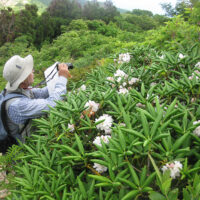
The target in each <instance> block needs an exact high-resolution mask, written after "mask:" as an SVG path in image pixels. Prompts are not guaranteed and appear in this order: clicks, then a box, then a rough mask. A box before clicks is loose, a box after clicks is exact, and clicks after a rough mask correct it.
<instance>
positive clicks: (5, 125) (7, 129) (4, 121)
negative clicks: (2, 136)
mask: <svg viewBox="0 0 200 200" xmlns="http://www.w3.org/2000/svg"><path fill="white" fill-rule="evenodd" d="M20 96H22V95H18V96H17V97H11V98H8V99H7V100H5V101H4V102H3V103H2V105H1V119H2V122H3V125H4V128H5V130H6V132H7V133H8V136H9V137H12V135H11V134H10V131H9V128H8V125H7V122H6V116H7V112H6V107H7V105H6V103H7V101H9V102H8V103H9V105H10V104H11V103H12V102H14V101H15V100H16V99H17V98H20ZM9 105H8V106H9ZM29 122H30V120H27V121H26V123H25V124H24V126H23V128H22V129H21V131H20V133H19V134H20V135H21V134H22V132H23V131H24V130H25V128H26V127H27V125H28V124H29Z"/></svg>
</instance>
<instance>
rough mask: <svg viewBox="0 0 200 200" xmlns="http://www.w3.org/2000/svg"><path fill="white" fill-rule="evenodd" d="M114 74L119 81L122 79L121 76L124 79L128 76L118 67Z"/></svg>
mask: <svg viewBox="0 0 200 200" xmlns="http://www.w3.org/2000/svg"><path fill="white" fill-rule="evenodd" d="M114 76H115V77H118V79H117V82H120V81H121V80H122V78H124V79H127V78H128V75H127V74H126V73H125V72H124V71H122V70H120V69H118V70H117V71H116V72H115V73H114Z"/></svg>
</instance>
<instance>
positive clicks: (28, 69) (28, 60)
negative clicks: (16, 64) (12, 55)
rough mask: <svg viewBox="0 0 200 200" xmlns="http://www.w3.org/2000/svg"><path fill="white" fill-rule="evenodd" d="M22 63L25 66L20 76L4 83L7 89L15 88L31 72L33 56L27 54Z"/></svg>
mask: <svg viewBox="0 0 200 200" xmlns="http://www.w3.org/2000/svg"><path fill="white" fill-rule="evenodd" d="M24 63H25V66H26V67H25V68H24V70H23V72H22V73H21V75H20V77H19V78H18V79H17V80H16V81H15V82H14V83H13V84H12V85H10V83H9V82H8V83H7V84H6V89H7V90H16V89H17V88H18V87H19V85H20V83H22V82H23V81H24V80H26V78H27V77H28V76H29V75H30V74H31V72H32V70H33V57H32V56H31V55H28V56H26V57H25V58H24Z"/></svg>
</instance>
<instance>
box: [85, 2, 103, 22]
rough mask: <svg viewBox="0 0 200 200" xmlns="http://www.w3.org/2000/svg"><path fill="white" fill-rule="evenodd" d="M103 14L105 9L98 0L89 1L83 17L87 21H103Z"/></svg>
mask: <svg viewBox="0 0 200 200" xmlns="http://www.w3.org/2000/svg"><path fill="white" fill-rule="evenodd" d="M102 13H103V8H101V7H100V6H99V3H98V2H97V0H92V1H87V2H86V4H85V5H84V6H83V12H82V16H83V18H85V19H89V20H93V19H101V18H102Z"/></svg>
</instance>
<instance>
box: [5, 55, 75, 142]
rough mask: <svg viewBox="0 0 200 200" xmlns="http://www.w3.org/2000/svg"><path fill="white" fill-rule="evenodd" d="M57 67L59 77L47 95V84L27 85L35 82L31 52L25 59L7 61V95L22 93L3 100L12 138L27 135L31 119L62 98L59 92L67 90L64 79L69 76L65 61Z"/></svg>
mask: <svg viewBox="0 0 200 200" xmlns="http://www.w3.org/2000/svg"><path fill="white" fill-rule="evenodd" d="M58 69H59V72H58V75H59V78H58V80H57V83H56V85H55V90H54V92H53V93H52V94H51V95H49V93H48V89H47V87H44V88H41V89H40V88H32V89H31V88H30V86H31V85H32V84H33V82H34V74H33V57H32V56H31V55H28V56H27V57H25V58H22V57H20V56H18V55H15V56H13V57H11V58H10V59H9V60H8V61H7V62H6V64H5V66H4V70H3V77H4V78H5V79H6V80H7V81H8V83H7V85H6V88H5V89H6V94H8V93H20V94H22V95H23V97H20V98H19V97H18V98H14V99H10V100H8V101H7V102H6V122H7V125H8V129H9V134H10V135H11V136H12V138H14V141H17V140H20V141H22V142H24V141H25V140H24V139H25V137H26V136H29V135H30V121H31V119H33V118H37V117H40V116H42V115H44V114H45V113H44V112H43V111H44V110H49V106H51V107H54V106H55V105H56V103H55V101H57V100H62V98H63V97H62V95H64V94H65V93H66V85H67V80H68V78H70V77H71V75H70V72H69V71H68V66H67V65H66V64H64V63H61V64H59V66H58Z"/></svg>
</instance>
